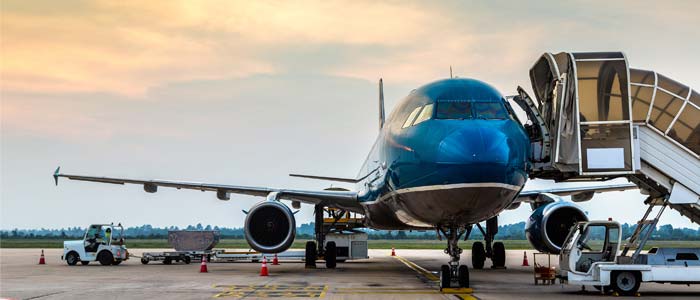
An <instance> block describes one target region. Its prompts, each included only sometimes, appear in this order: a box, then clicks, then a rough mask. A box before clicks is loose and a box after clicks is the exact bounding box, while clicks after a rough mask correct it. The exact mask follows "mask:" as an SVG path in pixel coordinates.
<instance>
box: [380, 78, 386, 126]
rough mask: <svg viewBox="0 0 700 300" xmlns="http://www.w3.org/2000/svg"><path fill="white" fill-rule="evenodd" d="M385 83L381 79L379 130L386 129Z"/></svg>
mask: <svg viewBox="0 0 700 300" xmlns="http://www.w3.org/2000/svg"><path fill="white" fill-rule="evenodd" d="M384 119H385V116H384V81H382V79H381V78H379V129H380V130H381V129H382V127H384Z"/></svg>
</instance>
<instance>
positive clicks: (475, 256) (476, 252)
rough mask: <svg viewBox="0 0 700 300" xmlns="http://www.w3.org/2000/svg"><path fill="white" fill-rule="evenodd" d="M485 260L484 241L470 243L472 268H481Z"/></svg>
mask: <svg viewBox="0 0 700 300" xmlns="http://www.w3.org/2000/svg"><path fill="white" fill-rule="evenodd" d="M485 261H486V250H484V243H482V242H474V244H472V267H473V268H474V269H483V268H484V262H485Z"/></svg>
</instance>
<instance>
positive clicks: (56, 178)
mask: <svg viewBox="0 0 700 300" xmlns="http://www.w3.org/2000/svg"><path fill="white" fill-rule="evenodd" d="M60 171H61V166H58V168H56V171H54V172H53V181H54V182H55V183H56V185H58V175H59V174H60V173H59V172H60Z"/></svg>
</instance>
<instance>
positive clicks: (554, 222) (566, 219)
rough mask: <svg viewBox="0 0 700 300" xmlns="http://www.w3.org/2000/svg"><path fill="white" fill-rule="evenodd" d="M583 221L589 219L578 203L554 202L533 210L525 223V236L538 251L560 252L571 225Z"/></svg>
mask: <svg viewBox="0 0 700 300" xmlns="http://www.w3.org/2000/svg"><path fill="white" fill-rule="evenodd" d="M582 221H588V217H587V216H586V213H585V212H584V211H583V210H582V209H581V208H580V207H579V206H578V205H576V204H574V203H571V202H566V201H556V202H552V203H549V204H545V205H542V206H540V207H538V208H537V209H535V211H533V212H532V215H530V218H528V220H527V224H525V236H527V240H528V241H529V242H530V244H531V245H532V247H534V248H535V249H537V250H538V251H540V252H548V253H559V252H560V251H561V246H562V244H564V240H566V236H567V235H568V234H569V230H570V229H571V227H572V226H574V224H576V223H577V222H582Z"/></svg>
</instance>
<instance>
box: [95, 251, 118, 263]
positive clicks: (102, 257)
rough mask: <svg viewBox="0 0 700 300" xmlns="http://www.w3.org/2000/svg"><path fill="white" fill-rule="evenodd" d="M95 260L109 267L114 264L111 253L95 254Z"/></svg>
mask: <svg viewBox="0 0 700 300" xmlns="http://www.w3.org/2000/svg"><path fill="white" fill-rule="evenodd" d="M97 260H98V261H99V262H100V264H101V265H103V266H109V265H111V264H112V263H113V262H114V256H113V255H112V252H109V251H102V252H100V254H97Z"/></svg>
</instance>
